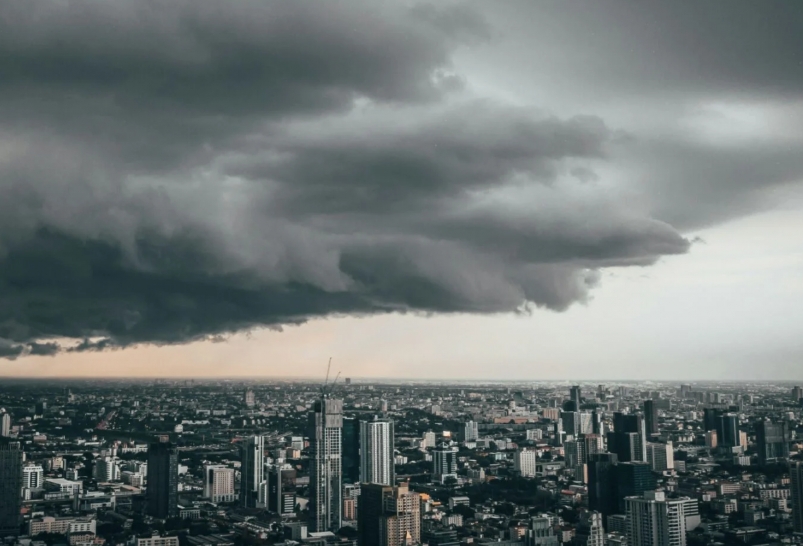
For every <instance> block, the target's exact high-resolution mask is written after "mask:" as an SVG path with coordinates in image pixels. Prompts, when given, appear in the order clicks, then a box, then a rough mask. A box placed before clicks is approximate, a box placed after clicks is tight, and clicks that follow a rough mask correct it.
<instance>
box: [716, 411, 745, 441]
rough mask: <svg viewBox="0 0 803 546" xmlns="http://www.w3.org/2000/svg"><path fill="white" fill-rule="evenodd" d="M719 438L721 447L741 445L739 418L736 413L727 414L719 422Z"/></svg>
mask: <svg viewBox="0 0 803 546" xmlns="http://www.w3.org/2000/svg"><path fill="white" fill-rule="evenodd" d="M716 430H717V438H718V440H719V445H721V446H724V447H734V446H738V445H740V444H741V434H740V431H739V416H738V415H736V414H735V413H725V414H723V415H721V416H720V417H719V418H718V420H717V429H716Z"/></svg>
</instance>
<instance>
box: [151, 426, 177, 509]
mask: <svg viewBox="0 0 803 546" xmlns="http://www.w3.org/2000/svg"><path fill="white" fill-rule="evenodd" d="M145 498H146V500H147V503H148V509H147V511H148V515H149V516H151V517H154V518H159V519H167V518H173V517H177V516H178V448H176V446H174V445H173V444H171V443H170V442H166V441H160V442H154V443H152V444H150V446H149V447H148V489H147V491H146V495H145Z"/></svg>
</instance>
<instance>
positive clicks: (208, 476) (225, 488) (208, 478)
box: [204, 465, 235, 502]
mask: <svg viewBox="0 0 803 546" xmlns="http://www.w3.org/2000/svg"><path fill="white" fill-rule="evenodd" d="M204 497H205V498H207V499H210V500H211V501H212V502H232V501H234V499H235V494H234V469H233V468H228V467H226V466H223V465H205V466H204Z"/></svg>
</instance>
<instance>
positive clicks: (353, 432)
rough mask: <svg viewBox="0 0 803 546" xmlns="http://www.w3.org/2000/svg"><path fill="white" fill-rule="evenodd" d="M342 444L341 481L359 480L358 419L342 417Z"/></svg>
mask: <svg viewBox="0 0 803 546" xmlns="http://www.w3.org/2000/svg"><path fill="white" fill-rule="evenodd" d="M342 438H343V446H342V448H341V457H342V467H343V481H344V482H346V483H357V482H358V481H360V419H359V418H357V417H343V433H342Z"/></svg>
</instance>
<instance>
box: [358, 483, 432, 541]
mask: <svg viewBox="0 0 803 546" xmlns="http://www.w3.org/2000/svg"><path fill="white" fill-rule="evenodd" d="M360 489H361V492H360V501H359V506H358V509H357V514H358V515H357V536H358V544H359V545H360V546H404V545H408V544H409V545H413V544H420V543H421V498H420V496H419V494H418V493H414V492H411V491H410V490H409V488H408V486H407V484H402V485H398V486H389V485H380V484H373V483H372V484H363V485H362V486H361V487H360Z"/></svg>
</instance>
